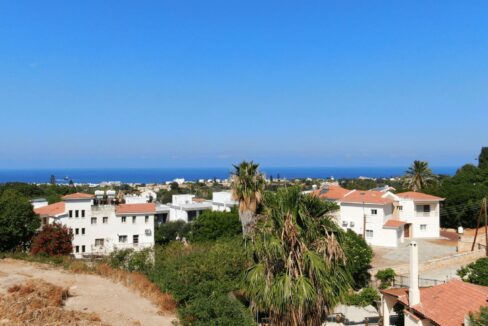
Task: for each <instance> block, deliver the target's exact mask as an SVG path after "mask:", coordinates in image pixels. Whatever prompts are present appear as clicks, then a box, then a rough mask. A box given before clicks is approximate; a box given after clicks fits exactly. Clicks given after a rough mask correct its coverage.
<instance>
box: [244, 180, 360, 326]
mask: <svg viewBox="0 0 488 326" xmlns="http://www.w3.org/2000/svg"><path fill="white" fill-rule="evenodd" d="M333 206H334V207H335V205H334V204H331V203H327V202H323V201H321V200H320V199H318V198H317V197H314V196H308V195H304V194H302V193H301V191H300V189H299V188H297V187H292V188H281V189H278V191H277V192H276V193H272V192H266V193H265V195H264V198H263V212H262V214H261V215H259V217H258V220H257V223H256V225H255V227H254V228H253V230H252V232H251V240H250V241H249V243H248V244H247V248H248V251H249V254H248V255H249V257H250V259H251V261H252V266H251V267H250V268H249V269H248V271H247V273H246V277H245V282H244V284H245V291H246V293H247V295H248V296H249V298H250V300H251V307H252V308H253V309H254V310H255V311H256V312H263V313H266V314H267V315H268V316H269V319H270V324H271V325H310V326H311V325H321V324H322V322H323V321H324V319H325V317H326V315H327V313H328V312H329V311H331V310H332V308H333V307H334V306H335V305H336V304H338V303H339V302H340V301H341V300H343V299H344V297H345V295H346V293H347V291H348V289H349V288H350V286H351V284H352V279H351V277H350V274H349V272H348V270H347V267H346V257H345V254H344V251H343V249H342V243H343V241H344V234H343V232H342V231H341V230H340V228H339V227H338V226H337V224H336V223H335V222H334V221H333V220H332V219H331V218H330V216H329V215H328V214H329V213H330V211H331V209H332V208H333Z"/></svg>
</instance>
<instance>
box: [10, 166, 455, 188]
mask: <svg viewBox="0 0 488 326" xmlns="http://www.w3.org/2000/svg"><path fill="white" fill-rule="evenodd" d="M406 169H407V168H406V167H263V168H261V171H262V172H263V173H264V174H265V175H266V176H267V177H273V178H275V179H277V178H280V179H288V180H290V179H295V178H323V179H325V178H335V179H343V178H359V177H367V178H390V177H396V176H401V175H403V174H404V173H405V170H406ZM432 170H433V172H434V173H436V174H445V175H453V174H454V173H455V172H456V170H457V167H433V168H432ZM230 173H231V168H228V167H226V168H137V169H126V168H124V169H121V168H112V169H110V168H105V169H95V168H92V169H81V168H80V169H0V183H5V182H26V183H48V182H49V181H50V177H51V175H54V176H55V178H56V182H57V183H68V182H69V180H73V182H74V183H96V184H98V183H102V182H111V181H112V182H122V183H162V182H166V181H172V180H174V179H176V178H183V179H185V180H187V181H198V180H200V179H205V180H207V179H214V178H215V179H227V178H228V177H229V175H230Z"/></svg>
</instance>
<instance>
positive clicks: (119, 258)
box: [107, 248, 153, 274]
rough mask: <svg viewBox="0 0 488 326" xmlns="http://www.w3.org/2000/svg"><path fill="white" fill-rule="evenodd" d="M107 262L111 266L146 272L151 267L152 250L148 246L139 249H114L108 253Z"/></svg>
mask: <svg viewBox="0 0 488 326" xmlns="http://www.w3.org/2000/svg"><path fill="white" fill-rule="evenodd" d="M107 263H108V264H109V265H110V266H111V267H112V268H120V269H124V270H127V271H129V272H141V273H144V274H148V273H149V272H150V271H151V269H152V267H153V250H152V249H149V248H146V249H143V250H139V251H135V250H133V249H123V250H116V251H114V252H112V253H111V254H110V256H109V257H108V259H107Z"/></svg>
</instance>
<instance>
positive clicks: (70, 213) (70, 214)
mask: <svg viewBox="0 0 488 326" xmlns="http://www.w3.org/2000/svg"><path fill="white" fill-rule="evenodd" d="M69 217H73V210H71V209H70V210H69Z"/></svg>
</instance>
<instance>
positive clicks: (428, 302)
mask: <svg viewBox="0 0 488 326" xmlns="http://www.w3.org/2000/svg"><path fill="white" fill-rule="evenodd" d="M382 293H384V294H387V295H391V296H394V297H396V298H397V299H398V301H400V302H401V303H403V304H404V305H406V306H408V289H407V288H401V289H387V290H383V291H382ZM481 306H488V286H481V285H475V284H471V283H466V282H463V281H460V280H456V279H453V280H451V281H449V282H447V283H445V284H440V285H436V286H432V287H429V288H421V289H420V304H418V305H415V306H413V307H410V308H411V309H412V310H413V311H415V312H417V313H418V314H421V315H423V316H425V317H426V318H427V319H430V320H431V321H433V322H434V323H435V324H437V325H442V326H459V325H463V322H464V316H465V315H467V314H468V313H470V312H475V311H478V310H479V309H480V307H481Z"/></svg>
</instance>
